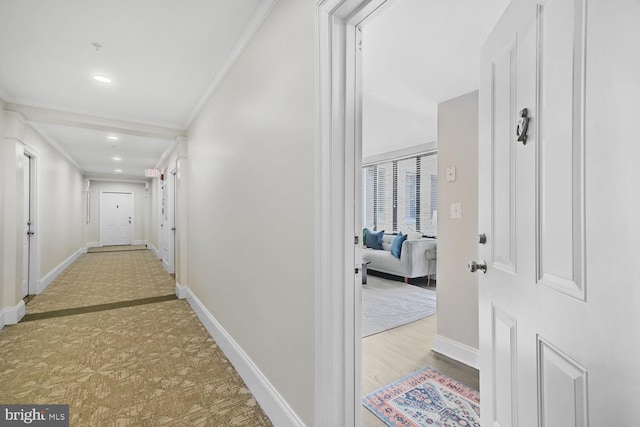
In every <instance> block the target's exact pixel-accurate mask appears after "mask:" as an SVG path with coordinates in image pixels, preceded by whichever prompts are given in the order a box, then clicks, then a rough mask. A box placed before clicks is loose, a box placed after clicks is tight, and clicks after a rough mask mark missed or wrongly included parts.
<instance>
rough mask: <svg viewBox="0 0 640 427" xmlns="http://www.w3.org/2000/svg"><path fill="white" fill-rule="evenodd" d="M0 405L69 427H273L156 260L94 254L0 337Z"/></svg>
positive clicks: (144, 253)
mask: <svg viewBox="0 0 640 427" xmlns="http://www.w3.org/2000/svg"><path fill="white" fill-rule="evenodd" d="M0 402H3V403H14V404H69V405H70V425H71V426H89V425H91V426H112V425H118V426H146V425H149V426H162V425H167V426H181V425H184V426H214V425H215V426H222V425H242V426H270V425H271V423H270V421H269V420H268V418H267V417H266V416H265V415H264V413H263V412H262V410H261V409H260V407H259V406H258V405H257V403H256V401H255V399H254V398H253V396H252V395H251V393H250V392H249V390H248V389H247V388H246V386H245V384H244V383H243V381H242V379H241V378H240V377H239V375H238V374H237V373H236V372H235V370H234V369H233V367H232V366H231V364H230V363H229V361H228V360H227V358H226V357H225V356H224V354H223V353H222V352H221V351H220V349H219V348H218V346H217V345H216V343H215V342H214V340H213V339H212V338H211V337H210V335H209V334H208V333H207V331H206V330H205V328H204V327H203V326H202V324H201V323H200V321H199V320H198V319H197V317H196V315H195V314H194V312H193V311H192V310H191V308H190V306H189V305H188V304H187V302H186V301H184V300H177V299H176V297H175V289H174V281H173V279H172V278H171V276H169V275H168V274H167V273H166V272H165V271H164V270H163V269H162V266H161V263H160V261H159V260H158V259H157V258H156V257H155V256H154V255H153V253H152V252H151V251H149V250H144V249H141V250H126V251H114V252H98V253H87V254H84V255H82V256H81V257H80V258H79V259H78V260H77V261H76V262H75V263H74V264H73V265H71V266H70V267H69V268H68V269H67V270H66V271H64V272H63V273H62V274H61V275H60V276H59V277H58V278H57V279H56V280H55V281H54V282H53V283H52V284H51V285H50V286H49V287H47V289H45V290H44V292H42V293H41V294H40V295H37V296H36V297H35V298H33V299H32V300H31V301H30V302H29V303H28V304H27V315H26V316H25V317H24V319H23V320H22V322H20V323H19V324H17V325H13V326H8V327H6V328H5V329H4V330H1V331H0Z"/></svg>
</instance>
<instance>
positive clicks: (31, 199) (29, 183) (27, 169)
mask: <svg viewBox="0 0 640 427" xmlns="http://www.w3.org/2000/svg"><path fill="white" fill-rule="evenodd" d="M22 183H23V186H22V201H23V205H22V224H23V234H22V298H24V299H25V301H28V300H29V299H31V298H32V297H33V296H34V295H35V294H37V293H38V290H37V289H36V280H35V279H36V274H34V266H35V264H36V262H35V252H36V251H35V248H36V244H35V239H36V238H35V215H36V209H35V204H36V200H35V183H36V157H35V155H33V154H31V153H29V152H28V151H27V150H25V152H24V156H23V181H22Z"/></svg>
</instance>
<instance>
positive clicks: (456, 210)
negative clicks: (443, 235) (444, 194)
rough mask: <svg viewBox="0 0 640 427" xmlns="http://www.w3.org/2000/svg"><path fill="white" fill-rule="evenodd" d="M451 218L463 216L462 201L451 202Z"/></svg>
mask: <svg viewBox="0 0 640 427" xmlns="http://www.w3.org/2000/svg"><path fill="white" fill-rule="evenodd" d="M451 218H452V219H460V218H462V204H461V203H458V202H456V203H451Z"/></svg>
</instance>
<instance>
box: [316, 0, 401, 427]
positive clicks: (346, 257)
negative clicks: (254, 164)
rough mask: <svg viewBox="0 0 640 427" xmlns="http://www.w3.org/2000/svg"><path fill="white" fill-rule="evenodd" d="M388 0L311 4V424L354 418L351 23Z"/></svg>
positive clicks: (357, 161) (357, 360) (357, 367)
mask: <svg viewBox="0 0 640 427" xmlns="http://www.w3.org/2000/svg"><path fill="white" fill-rule="evenodd" d="M392 1H393V0H321V1H319V2H318V4H317V9H316V20H317V22H316V46H317V50H316V55H317V56H316V57H317V61H316V63H317V66H318V74H317V87H316V91H317V92H316V96H317V102H318V108H317V135H316V152H317V162H316V174H317V175H316V178H317V188H316V224H317V225H316V230H315V231H316V234H315V237H316V239H315V241H316V270H315V290H316V291H315V325H316V328H315V346H316V351H315V379H314V380H315V381H314V382H315V390H314V393H315V401H314V403H315V405H314V407H315V414H314V420H315V425H344V426H359V425H360V424H361V412H362V409H361V408H362V405H361V394H362V393H361V384H360V382H361V371H362V366H361V363H362V362H361V340H362V338H361V336H360V335H361V333H360V331H361V323H360V322H361V321H360V319H359V318H358V317H359V316H358V315H357V314H358V313H360V311H361V302H360V300H359V299H358V297H359V295H360V292H361V289H360V288H358V287H357V286H356V284H357V283H358V282H357V281H358V278H359V274H354V268H355V267H356V266H355V265H353V264H354V260H355V256H356V245H354V236H357V237H358V239H360V238H361V237H362V236H361V234H362V231H361V230H358V229H356V227H355V224H356V221H358V220H359V218H360V216H359V215H360V214H359V213H358V212H356V210H357V209H358V204H357V203H354V201H355V200H356V194H358V193H356V191H361V190H358V189H356V185H357V183H358V182H360V178H359V177H358V176H357V174H358V173H360V170H361V169H360V167H361V163H362V156H361V155H360V157H359V158H358V156H357V153H361V151H362V141H361V128H362V121H361V109H360V105H361V100H362V96H361V94H359V93H358V92H357V91H358V87H359V85H358V84H357V79H358V77H357V74H356V63H357V59H356V56H357V55H356V46H357V27H358V25H360V24H361V23H362V22H363V21H364V19H371V18H372V17H373V15H374V13H376V12H377V11H379V10H380V8H381V6H382V5H383V4H387V5H388V4H390V3H391V2H392ZM336 236H342V239H340V238H336ZM345 284H352V285H347V286H345Z"/></svg>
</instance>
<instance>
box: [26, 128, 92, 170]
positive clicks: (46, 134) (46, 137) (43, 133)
mask: <svg viewBox="0 0 640 427" xmlns="http://www.w3.org/2000/svg"><path fill="white" fill-rule="evenodd" d="M27 126H29V127H30V128H31V129H33V131H34V132H35V133H37V134H38V135H40V136H41V137H42V139H44V140H45V141H47V142H48V143H49V144H50V145H51V146H53V148H55V149H56V150H58V152H59V153H60V154H62V155H63V156H64V157H65V158H66V159H67V160H69V161H70V162H71V163H72V164H73V165H74V166H75V167H76V168H78V170H79V171H80V172H84V169H82V168H81V167H80V165H78V162H76V161H75V160H74V159H73V157H71V156H70V155H69V153H67V152H66V151H65V150H64V149H63V148H62V145H60V143H59V142H58V140H57V139H55V138H54V137H53V136H51V135H50V134H49V132H47V131H46V130H44V129H42V128H39V127H38V125H37V123H27Z"/></svg>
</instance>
